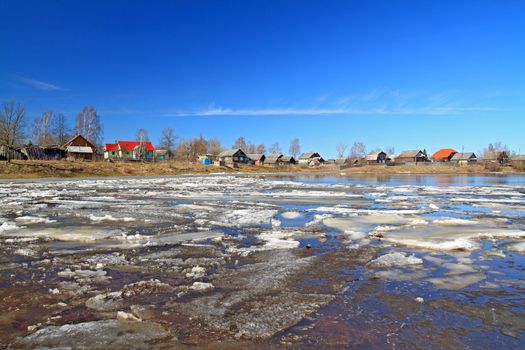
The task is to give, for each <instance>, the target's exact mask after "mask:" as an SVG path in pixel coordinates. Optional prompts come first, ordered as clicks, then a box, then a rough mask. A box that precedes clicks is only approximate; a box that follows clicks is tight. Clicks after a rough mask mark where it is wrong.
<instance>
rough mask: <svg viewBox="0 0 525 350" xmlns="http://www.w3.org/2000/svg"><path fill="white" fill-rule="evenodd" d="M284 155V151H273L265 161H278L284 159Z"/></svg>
mask: <svg viewBox="0 0 525 350" xmlns="http://www.w3.org/2000/svg"><path fill="white" fill-rule="evenodd" d="M282 157H283V155H282V153H271V154H269V155H268V156H267V157H266V159H265V160H264V162H265V163H268V164H272V163H277V162H278V161H280V160H281V159H282Z"/></svg>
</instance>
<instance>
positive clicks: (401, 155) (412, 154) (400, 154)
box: [396, 149, 423, 158]
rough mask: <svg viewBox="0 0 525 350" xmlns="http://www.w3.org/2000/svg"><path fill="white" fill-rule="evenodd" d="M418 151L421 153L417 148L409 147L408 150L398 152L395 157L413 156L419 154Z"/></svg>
mask: <svg viewBox="0 0 525 350" xmlns="http://www.w3.org/2000/svg"><path fill="white" fill-rule="evenodd" d="M419 153H423V152H422V151H421V150H419V149H411V150H408V151H403V152H401V153H399V155H398V156H397V157H396V158H415V157H417V156H418V155H419Z"/></svg>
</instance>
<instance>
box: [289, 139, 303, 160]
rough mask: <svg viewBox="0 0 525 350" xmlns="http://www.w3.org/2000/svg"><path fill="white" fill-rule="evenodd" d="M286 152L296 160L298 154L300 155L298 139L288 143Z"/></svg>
mask: <svg viewBox="0 0 525 350" xmlns="http://www.w3.org/2000/svg"><path fill="white" fill-rule="evenodd" d="M288 152H290V154H291V155H292V156H293V157H294V158H297V157H298V156H299V154H301V144H300V143H299V139H298V138H297V137H296V138H295V139H293V140H292V141H290V148H289V149H288Z"/></svg>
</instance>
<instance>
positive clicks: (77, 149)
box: [66, 146, 93, 153]
mask: <svg viewBox="0 0 525 350" xmlns="http://www.w3.org/2000/svg"><path fill="white" fill-rule="evenodd" d="M66 150H67V151H68V152H70V153H93V149H92V148H91V147H87V146H68V147H67V149H66Z"/></svg>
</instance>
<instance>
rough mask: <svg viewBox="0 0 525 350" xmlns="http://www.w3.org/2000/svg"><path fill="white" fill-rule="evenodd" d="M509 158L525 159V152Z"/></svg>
mask: <svg viewBox="0 0 525 350" xmlns="http://www.w3.org/2000/svg"><path fill="white" fill-rule="evenodd" d="M510 160H522V161H523V160H525V154H515V155H513V156H512V157H510Z"/></svg>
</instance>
